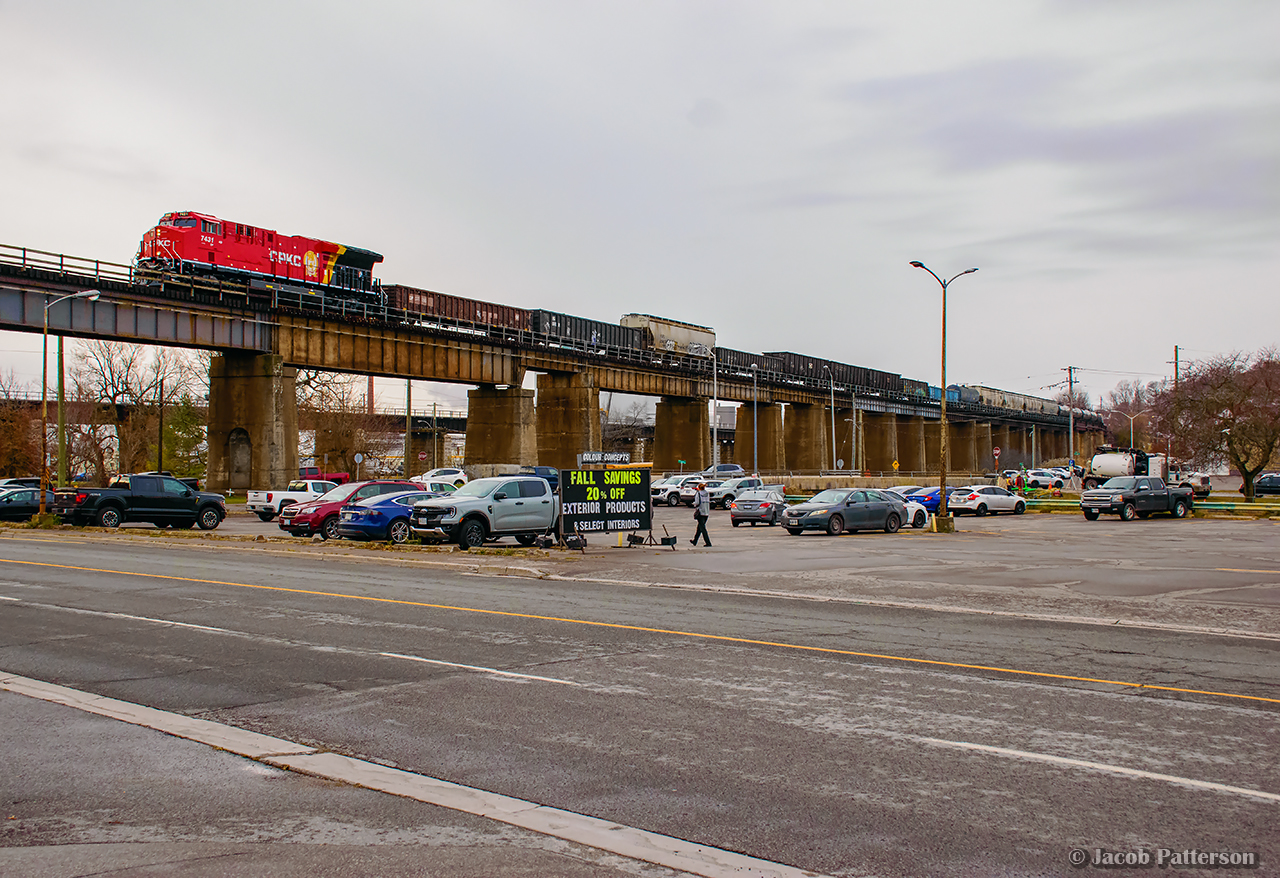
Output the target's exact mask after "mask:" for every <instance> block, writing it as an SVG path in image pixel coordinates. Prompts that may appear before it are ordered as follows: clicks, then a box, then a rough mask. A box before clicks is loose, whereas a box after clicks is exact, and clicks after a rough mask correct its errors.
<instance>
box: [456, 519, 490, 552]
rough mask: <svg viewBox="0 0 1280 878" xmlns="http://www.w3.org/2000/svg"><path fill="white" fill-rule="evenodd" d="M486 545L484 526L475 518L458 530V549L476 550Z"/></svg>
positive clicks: (464, 523)
mask: <svg viewBox="0 0 1280 878" xmlns="http://www.w3.org/2000/svg"><path fill="white" fill-rule="evenodd" d="M482 545H484V525H483V524H481V523H480V522H478V521H476V520H475V519H474V518H473V519H471V520H470V521H464V522H463V523H462V527H460V528H458V548H460V549H464V550H465V549H475V548H479V547H480V546H482Z"/></svg>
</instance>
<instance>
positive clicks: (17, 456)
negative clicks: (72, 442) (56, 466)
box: [0, 369, 40, 478]
mask: <svg viewBox="0 0 1280 878" xmlns="http://www.w3.org/2000/svg"><path fill="white" fill-rule="evenodd" d="M24 389H25V388H24V387H23V385H22V384H21V383H20V382H19V381H18V380H17V378H16V377H15V376H14V374H13V370H12V369H10V370H9V371H8V372H5V373H3V374H0V476H3V477H6V478H8V477H13V476H28V475H31V474H32V473H36V472H38V471H39V467H40V413H39V410H38V409H36V408H35V407H34V406H33V405H32V404H31V403H30V402H28V401H27V400H25V399H24V398H23V397H24V396H25V394H24V392H23V391H24Z"/></svg>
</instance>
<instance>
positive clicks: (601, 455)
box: [578, 451, 631, 466]
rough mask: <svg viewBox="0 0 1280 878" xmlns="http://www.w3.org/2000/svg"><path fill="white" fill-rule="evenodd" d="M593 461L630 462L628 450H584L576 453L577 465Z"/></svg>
mask: <svg viewBox="0 0 1280 878" xmlns="http://www.w3.org/2000/svg"><path fill="white" fill-rule="evenodd" d="M593 463H631V452H630V451H584V452H582V453H581V454H579V455H578V466H588V465H590V464H593Z"/></svg>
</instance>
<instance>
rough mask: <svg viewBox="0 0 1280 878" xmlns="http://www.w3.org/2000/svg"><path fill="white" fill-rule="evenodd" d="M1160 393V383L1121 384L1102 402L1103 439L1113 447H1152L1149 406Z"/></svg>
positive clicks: (1150, 408)
mask: <svg viewBox="0 0 1280 878" xmlns="http://www.w3.org/2000/svg"><path fill="white" fill-rule="evenodd" d="M1163 389H1164V382H1162V381H1150V382H1142V381H1137V380H1133V381H1121V382H1120V383H1118V384H1117V385H1116V386H1115V388H1114V389H1113V390H1111V391H1110V392H1109V393H1108V394H1107V397H1106V399H1105V400H1104V402H1103V409H1102V420H1103V423H1104V424H1106V428H1107V436H1108V438H1109V439H1110V440H1111V441H1113V442H1114V443H1115V444H1117V445H1125V446H1128V445H1133V446H1134V447H1136V448H1147V449H1150V448H1152V447H1153V445H1152V443H1153V441H1154V433H1153V431H1152V429H1151V427H1152V420H1153V418H1154V417H1155V415H1154V410H1153V405H1154V401H1155V399H1156V397H1157V396H1159V395H1160V393H1161V391H1162V390H1163Z"/></svg>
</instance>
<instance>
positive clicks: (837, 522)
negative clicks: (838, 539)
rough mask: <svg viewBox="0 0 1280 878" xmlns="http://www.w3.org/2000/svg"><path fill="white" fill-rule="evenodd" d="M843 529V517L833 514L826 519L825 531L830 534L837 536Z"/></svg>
mask: <svg viewBox="0 0 1280 878" xmlns="http://www.w3.org/2000/svg"><path fill="white" fill-rule="evenodd" d="M843 531H844V519H843V518H841V517H840V516H839V515H833V516H831V517H830V518H828V519H827V533H829V534H831V536H833V537H834V536H838V535H839V534H840V533H842V532H843Z"/></svg>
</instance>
